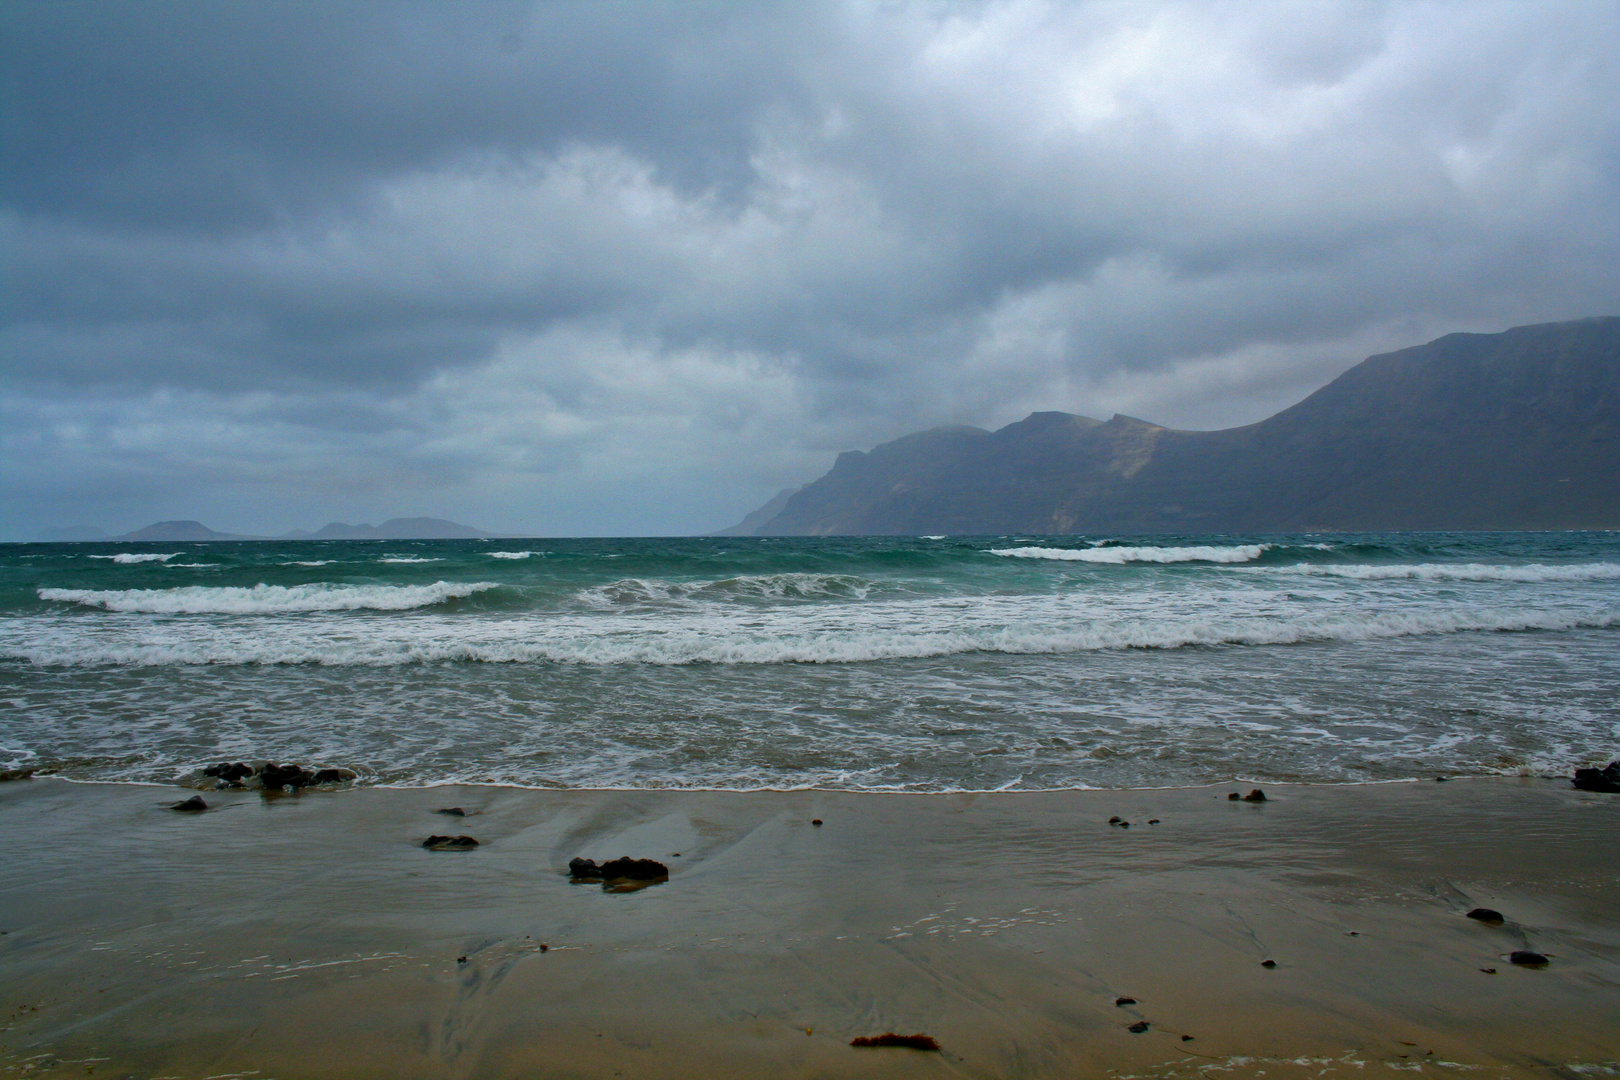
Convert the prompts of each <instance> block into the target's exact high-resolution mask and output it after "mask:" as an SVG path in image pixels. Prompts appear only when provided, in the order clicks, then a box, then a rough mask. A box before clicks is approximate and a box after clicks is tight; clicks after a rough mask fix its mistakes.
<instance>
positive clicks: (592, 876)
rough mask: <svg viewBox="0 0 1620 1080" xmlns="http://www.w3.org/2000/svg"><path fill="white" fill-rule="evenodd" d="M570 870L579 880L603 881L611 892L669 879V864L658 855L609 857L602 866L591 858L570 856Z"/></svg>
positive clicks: (639, 887) (574, 878) (604, 887)
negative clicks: (638, 857)
mask: <svg viewBox="0 0 1620 1080" xmlns="http://www.w3.org/2000/svg"><path fill="white" fill-rule="evenodd" d="M568 874H569V876H570V877H571V878H572V879H573V880H574V881H575V882H583V881H600V882H601V883H602V888H603V889H604V890H606V891H607V892H635V891H636V890H637V889H643V888H646V887H647V886H648V885H655V884H657V883H658V882H661V881H668V880H669V867H667V866H665V865H664V864H663V863H661V862H659V861H657V860H656V859H631V858H628V857H624V856H621V857H619V858H617V859H609V860H608V861H607V862H605V863H603V864H602V865H600V866H598V865H597V864H596V862H595V861H594V860H591V859H570V860H568Z"/></svg>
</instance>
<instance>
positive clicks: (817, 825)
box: [810, 817, 821, 828]
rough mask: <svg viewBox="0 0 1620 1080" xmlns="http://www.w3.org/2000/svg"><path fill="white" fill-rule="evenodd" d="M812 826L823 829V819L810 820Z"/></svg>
mask: <svg viewBox="0 0 1620 1080" xmlns="http://www.w3.org/2000/svg"><path fill="white" fill-rule="evenodd" d="M810 824H812V825H814V826H816V827H817V828H820V827H821V819H820V818H818V817H817V818H811V819H810Z"/></svg>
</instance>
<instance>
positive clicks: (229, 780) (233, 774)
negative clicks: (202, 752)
mask: <svg viewBox="0 0 1620 1080" xmlns="http://www.w3.org/2000/svg"><path fill="white" fill-rule="evenodd" d="M203 775H204V776H212V777H214V778H215V779H216V780H219V781H220V782H221V783H224V784H233V785H237V786H240V785H241V783H242V781H244V780H246V779H247V778H248V777H250V776H252V775H253V766H251V765H249V764H248V763H247V762H245V761H222V762H220V763H219V764H218V765H210V766H208V768H206V769H204V770H203Z"/></svg>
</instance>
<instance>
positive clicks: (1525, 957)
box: [1464, 907, 1551, 975]
mask: <svg viewBox="0 0 1620 1080" xmlns="http://www.w3.org/2000/svg"><path fill="white" fill-rule="evenodd" d="M1464 915H1465V916H1466V917H1467V918H1470V919H1473V920H1474V921H1475V922H1481V923H1484V924H1485V925H1486V926H1501V925H1502V924H1504V923H1506V922H1507V916H1505V915H1503V914H1502V913H1501V912H1500V911H1497V910H1496V909H1495V908H1488V907H1477V908H1474V909H1473V910H1472V911H1467V912H1464ZM1508 963H1510V964H1517V965H1518V966H1519V967H1532V968H1539V967H1546V966H1547V965H1548V964H1549V963H1551V961H1550V960H1548V959H1547V957H1546V956H1545V955H1543V954H1542V953H1538V952H1536V951H1535V950H1534V949H1515V950H1513V951H1512V952H1510V953H1508ZM1479 970H1481V971H1483V972H1484V973H1485V974H1487V975H1495V974H1496V969H1495V968H1480V969H1479Z"/></svg>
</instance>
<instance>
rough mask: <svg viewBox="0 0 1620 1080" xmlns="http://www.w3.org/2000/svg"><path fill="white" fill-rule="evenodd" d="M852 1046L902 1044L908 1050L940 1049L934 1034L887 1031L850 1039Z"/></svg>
mask: <svg viewBox="0 0 1620 1080" xmlns="http://www.w3.org/2000/svg"><path fill="white" fill-rule="evenodd" d="M849 1045H851V1046H901V1047H905V1048H906V1049H908V1050H938V1049H939V1043H937V1042H935V1041H934V1037H933V1036H932V1035H922V1034H917V1035H896V1034H895V1033H894V1032H892V1031H885V1032H884V1033H883V1034H882V1035H860V1036H857V1037H856V1038H853V1039H851V1040H849Z"/></svg>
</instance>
